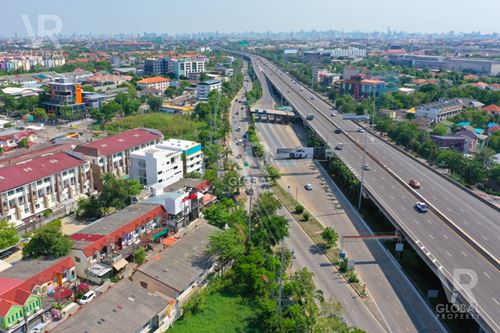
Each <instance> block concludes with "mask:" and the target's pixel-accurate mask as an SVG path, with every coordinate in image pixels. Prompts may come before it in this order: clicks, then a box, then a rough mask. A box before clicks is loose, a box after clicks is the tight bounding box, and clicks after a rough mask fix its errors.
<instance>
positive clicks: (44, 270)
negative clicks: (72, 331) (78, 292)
mask: <svg viewBox="0 0 500 333" xmlns="http://www.w3.org/2000/svg"><path fill="white" fill-rule="evenodd" d="M75 283H76V274H75V262H74V261H73V259H72V258H71V257H63V258H56V259H31V260H22V261H19V262H17V263H16V264H14V265H13V266H12V267H10V268H8V269H6V270H4V271H2V276H0V332H2V333H14V332H16V333H18V332H28V331H29V330H31V328H33V326H35V325H36V324H37V323H39V322H40V321H41V320H42V315H43V313H44V312H46V311H48V310H50V309H51V308H52V305H53V304H55V303H56V301H57V300H59V299H61V298H62V297H64V298H66V297H69V296H70V295H72V292H71V290H70V288H71V287H72V286H73V285H74V284H75Z"/></svg>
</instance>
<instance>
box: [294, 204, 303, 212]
mask: <svg viewBox="0 0 500 333" xmlns="http://www.w3.org/2000/svg"><path fill="white" fill-rule="evenodd" d="M303 212H304V206H302V205H299V204H298V205H296V206H295V213H296V214H302V213H303Z"/></svg>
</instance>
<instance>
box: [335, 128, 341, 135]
mask: <svg viewBox="0 0 500 333" xmlns="http://www.w3.org/2000/svg"><path fill="white" fill-rule="evenodd" d="M334 132H335V134H340V133H342V130H341V129H340V128H337V129H335V131H334Z"/></svg>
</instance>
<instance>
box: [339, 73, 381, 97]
mask: <svg viewBox="0 0 500 333" xmlns="http://www.w3.org/2000/svg"><path fill="white" fill-rule="evenodd" d="M341 87H342V91H343V92H344V93H348V94H350V95H352V96H353V97H354V98H356V99H362V98H370V97H379V96H380V95H382V94H383V93H384V92H385V90H386V84H385V82H384V81H381V80H372V79H365V78H364V76H363V75H352V76H351V78H350V79H344V80H343V81H342V86H341Z"/></svg>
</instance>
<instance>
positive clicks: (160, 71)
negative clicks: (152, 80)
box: [144, 58, 168, 76]
mask: <svg viewBox="0 0 500 333" xmlns="http://www.w3.org/2000/svg"><path fill="white" fill-rule="evenodd" d="M166 63H167V64H168V61H167V62H165V59H158V58H148V59H146V60H144V74H146V75H153V76H160V75H165V74H166V73H167V72H168V71H167V70H166V68H165V64H166Z"/></svg>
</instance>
